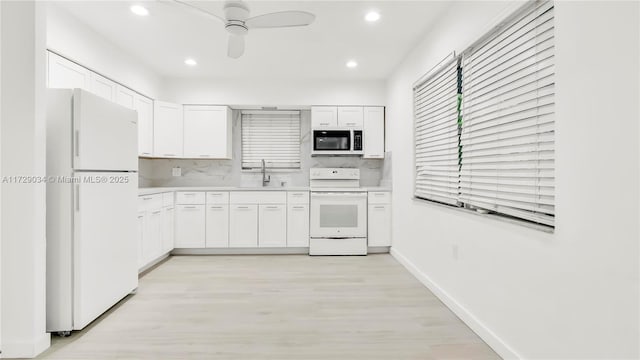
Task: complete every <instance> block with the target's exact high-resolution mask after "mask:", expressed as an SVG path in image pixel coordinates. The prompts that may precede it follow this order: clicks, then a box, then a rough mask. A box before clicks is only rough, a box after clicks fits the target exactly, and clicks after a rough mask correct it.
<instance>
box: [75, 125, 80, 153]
mask: <svg viewBox="0 0 640 360" xmlns="http://www.w3.org/2000/svg"><path fill="white" fill-rule="evenodd" d="M75 135H76V141H75V143H76V144H75V145H76V146H75V147H76V157H79V156H80V131H78V130H76V134H75Z"/></svg>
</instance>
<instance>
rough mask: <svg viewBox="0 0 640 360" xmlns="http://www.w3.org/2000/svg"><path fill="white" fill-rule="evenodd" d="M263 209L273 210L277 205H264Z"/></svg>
mask: <svg viewBox="0 0 640 360" xmlns="http://www.w3.org/2000/svg"><path fill="white" fill-rule="evenodd" d="M265 209H269V210H275V209H278V207H277V206H265Z"/></svg>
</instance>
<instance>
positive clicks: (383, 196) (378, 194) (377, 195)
mask: <svg viewBox="0 0 640 360" xmlns="http://www.w3.org/2000/svg"><path fill="white" fill-rule="evenodd" d="M390 203H391V193H390V192H389V191H370V192H369V204H390Z"/></svg>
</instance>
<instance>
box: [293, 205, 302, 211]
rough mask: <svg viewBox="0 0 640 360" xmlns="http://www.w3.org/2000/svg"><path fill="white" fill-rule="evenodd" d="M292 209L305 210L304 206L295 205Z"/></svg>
mask: <svg viewBox="0 0 640 360" xmlns="http://www.w3.org/2000/svg"><path fill="white" fill-rule="evenodd" d="M292 209H296V210H303V209H304V206H294V207H292Z"/></svg>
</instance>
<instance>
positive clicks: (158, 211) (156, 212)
mask: <svg viewBox="0 0 640 360" xmlns="http://www.w3.org/2000/svg"><path fill="white" fill-rule="evenodd" d="M161 212H162V210H156V211H152V212H151V213H152V214H160V213H161Z"/></svg>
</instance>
